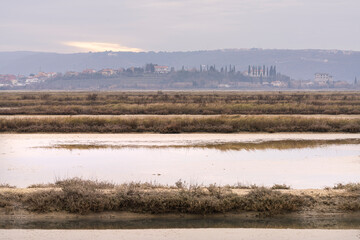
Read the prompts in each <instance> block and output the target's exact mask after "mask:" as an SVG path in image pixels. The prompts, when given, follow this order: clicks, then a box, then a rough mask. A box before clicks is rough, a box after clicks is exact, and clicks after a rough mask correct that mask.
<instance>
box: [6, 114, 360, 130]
mask: <svg viewBox="0 0 360 240" xmlns="http://www.w3.org/2000/svg"><path fill="white" fill-rule="evenodd" d="M0 131H1V132H28V133H34V132H62V133H68V132H98V133H130V132H138V133H141V132H154V133H191V132H208V133H235V132H270V133H271V132H348V133H358V132H360V119H356V118H355V119H336V118H301V117H295V116H286V117H284V116H271V117H270V116H266V117H265V116H236V115H233V116H215V117H214V116H208V117H201V118H196V117H192V116H179V117H176V116H173V117H162V116H150V117H145V116H144V117H141V118H131V117H130V118H129V117H116V118H111V117H96V118H95V117H76V118H72V117H62V118H31V117H24V118H0Z"/></svg>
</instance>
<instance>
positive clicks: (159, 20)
mask: <svg viewBox="0 0 360 240" xmlns="http://www.w3.org/2000/svg"><path fill="white" fill-rule="evenodd" d="M0 6H1V7H0V32H1V35H0V51H42V52H59V53H73V52H89V51H92V52H98V51H130V52H140V51H156V52H158V51H171V52H172V51H196V50H214V49H233V48H265V49H341V50H354V51H360V11H359V9H360V0H61V1H52V0H31V1H29V0H1V4H0Z"/></svg>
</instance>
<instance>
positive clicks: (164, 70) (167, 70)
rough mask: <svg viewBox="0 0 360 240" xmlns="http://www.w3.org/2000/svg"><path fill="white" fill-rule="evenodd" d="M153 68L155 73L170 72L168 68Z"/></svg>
mask: <svg viewBox="0 0 360 240" xmlns="http://www.w3.org/2000/svg"><path fill="white" fill-rule="evenodd" d="M154 68H155V73H159V74H164V73H169V72H170V68H169V67H168V66H154Z"/></svg>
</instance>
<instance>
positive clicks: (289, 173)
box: [0, 134, 360, 188]
mask: <svg viewBox="0 0 360 240" xmlns="http://www.w3.org/2000/svg"><path fill="white" fill-rule="evenodd" d="M339 139H342V140H344V139H348V140H349V139H351V140H355V141H354V142H336V141H335V140H339ZM359 139H360V134H0V183H9V184H11V185H16V186H17V187H26V186H28V185H30V184H34V183H48V182H53V181H54V180H55V179H58V178H69V177H83V178H86V179H99V180H107V181H112V182H115V183H123V182H129V181H141V182H145V181H147V182H148V181H152V182H156V183H161V184H170V185H173V184H174V183H175V182H176V181H177V180H179V179H182V180H183V181H186V182H187V183H190V184H211V183H216V184H220V185H225V184H236V183H238V182H240V183H243V184H257V185H265V186H271V185H273V184H276V183H278V184H282V183H285V184H287V185H290V186H291V187H293V188H323V187H325V186H332V185H333V184H335V183H339V182H342V183H346V182H360V144H359ZM315 140H316V141H320V142H316V141H315ZM325 140H326V141H329V142H328V143H327V142H326V141H325ZM298 143H301V144H298ZM219 146H220V147H219ZM224 146H225V147H224ZM228 146H230V147H228ZM234 146H235V147H234ZM249 146H250V147H249Z"/></svg>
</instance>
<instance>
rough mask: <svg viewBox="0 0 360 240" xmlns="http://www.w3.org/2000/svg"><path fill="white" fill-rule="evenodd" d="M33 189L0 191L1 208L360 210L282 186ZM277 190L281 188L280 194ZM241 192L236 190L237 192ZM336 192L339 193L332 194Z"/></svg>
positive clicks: (87, 184) (349, 199) (358, 195)
mask: <svg viewBox="0 0 360 240" xmlns="http://www.w3.org/2000/svg"><path fill="white" fill-rule="evenodd" d="M30 188H31V189H33V190H32V191H14V190H11V189H9V190H7V191H1V192H0V208H4V209H6V211H7V212H9V213H10V212H11V211H14V210H17V209H19V208H21V209H25V210H27V211H30V212H36V213H47V212H59V211H65V212H68V213H78V214H87V213H99V212H106V211H127V212H133V213H150V214H167V213H176V214H201V215H209V214H216V213H240V212H257V213H260V214H262V215H264V216H272V215H277V214H283V213H289V212H298V211H309V210H319V209H322V210H323V211H324V209H326V211H333V210H336V209H337V210H338V211H359V210H360V208H359V202H360V191H359V189H357V190H356V191H353V190H349V189H345V190H329V189H328V190H323V191H325V192H329V191H335V192H330V193H325V194H324V193H322V194H315V195H314V194H312V195H311V194H310V195H307V194H304V193H296V192H287V191H291V190H289V187H288V186H286V185H274V186H273V187H272V188H265V187H257V186H247V187H246V186H243V185H234V186H229V185H227V186H217V185H215V184H212V185H208V186H201V185H189V184H185V183H184V182H181V181H178V182H177V183H176V184H175V185H173V186H167V185H158V184H152V183H134V182H133V183H127V184H120V185H119V184H113V183H108V182H101V181H90V180H83V179H79V178H72V179H66V180H59V181H56V182H55V183H53V184H40V185H32V186H30ZM275 189H282V190H281V191H278V190H275ZM239 191H240V192H239ZM336 191H341V192H340V193H339V192H336Z"/></svg>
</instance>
